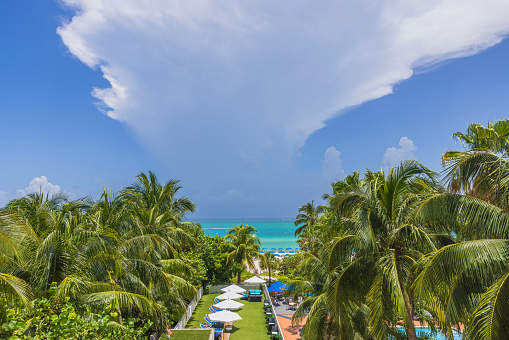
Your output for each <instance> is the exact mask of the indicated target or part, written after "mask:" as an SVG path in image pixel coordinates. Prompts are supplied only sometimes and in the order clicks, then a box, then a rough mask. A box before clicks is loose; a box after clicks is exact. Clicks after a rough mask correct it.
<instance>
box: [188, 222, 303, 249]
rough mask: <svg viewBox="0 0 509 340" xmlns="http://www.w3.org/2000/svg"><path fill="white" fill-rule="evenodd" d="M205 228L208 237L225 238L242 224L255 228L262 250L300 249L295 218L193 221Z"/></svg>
mask: <svg viewBox="0 0 509 340" xmlns="http://www.w3.org/2000/svg"><path fill="white" fill-rule="evenodd" d="M192 221H193V222H198V223H200V224H201V226H202V228H203V232H204V233H205V235H208V236H215V235H218V236H221V237H223V236H225V235H226V233H227V232H228V229H230V228H232V227H233V226H234V225H238V224H240V223H244V224H249V225H252V226H253V227H255V228H256V229H257V230H258V232H257V233H256V236H258V237H259V238H260V239H261V241H262V248H267V250H270V249H271V248H276V249H279V248H283V249H285V250H286V249H287V248H292V249H295V248H296V247H298V244H297V239H296V238H295V236H294V233H295V229H296V228H295V225H294V224H293V222H294V221H295V219H293V218H271V219H269V218H251V219H247V218H246V219H193V220H192Z"/></svg>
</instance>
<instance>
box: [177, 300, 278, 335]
mask: <svg viewBox="0 0 509 340" xmlns="http://www.w3.org/2000/svg"><path fill="white" fill-rule="evenodd" d="M218 295H219V294H209V295H204V296H203V297H202V298H201V300H200V302H199V303H198V305H197V306H196V309H195V311H194V313H193V316H192V317H191V319H189V322H188V324H187V326H186V328H199V327H200V324H203V323H204V322H205V320H204V319H203V318H204V317H205V314H209V313H210V311H209V307H210V306H211V305H213V304H214V298H215V297H216V296H218ZM240 302H242V303H243V304H244V307H242V308H241V309H240V310H239V311H238V313H239V315H240V316H241V318H242V320H241V321H236V322H234V323H233V329H232V330H231V331H228V332H227V333H231V336H230V340H270V335H269V334H267V326H266V323H265V311H264V309H263V303H262V302H249V301H245V300H240Z"/></svg>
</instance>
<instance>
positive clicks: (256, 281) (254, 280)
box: [244, 276, 265, 285]
mask: <svg viewBox="0 0 509 340" xmlns="http://www.w3.org/2000/svg"><path fill="white" fill-rule="evenodd" d="M244 283H247V284H254V285H257V284H261V283H265V280H264V279H260V278H259V277H258V276H253V277H252V278H250V279H247V280H246V281H244Z"/></svg>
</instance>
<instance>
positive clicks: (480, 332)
mask: <svg viewBox="0 0 509 340" xmlns="http://www.w3.org/2000/svg"><path fill="white" fill-rule="evenodd" d="M453 138H454V139H455V140H456V141H457V142H459V143H460V144H461V145H462V147H463V149H462V150H446V151H445V152H444V154H443V155H442V164H443V171H442V173H435V172H434V171H432V170H430V169H428V168H427V167H426V166H424V165H423V164H420V163H419V162H417V161H415V160H408V161H404V162H401V163H400V164H399V165H398V166H395V167H392V168H389V169H382V170H379V171H376V172H373V171H370V170H366V171H365V172H364V173H362V174H361V173H359V172H353V173H351V174H349V175H348V176H346V177H345V178H343V179H341V180H338V181H336V182H334V183H332V185H331V191H330V192H329V193H327V194H325V195H324V196H323V199H324V200H325V204H324V205H315V203H314V202H313V201H311V202H310V203H307V204H304V205H303V206H301V207H300V208H299V209H298V214H297V216H296V218H295V228H296V229H295V235H296V237H298V242H299V245H300V248H301V252H300V253H299V254H297V255H294V256H291V257H288V258H283V259H277V258H276V257H275V256H274V255H273V254H272V253H270V252H265V253H261V252H260V246H261V240H260V238H258V237H257V236H256V233H257V232H258V231H257V230H256V229H255V228H254V227H253V226H250V225H245V224H243V223H241V224H240V225H234V226H233V227H232V228H231V229H229V230H228V232H227V234H226V236H225V237H219V236H214V237H211V236H206V235H205V234H204V232H203V229H202V228H201V226H200V225H199V224H198V223H193V222H188V221H187V220H188V218H189V216H190V214H192V213H193V212H194V211H195V208H196V207H195V205H194V204H193V202H191V201H190V200H189V199H188V198H186V197H185V196H183V195H181V190H182V188H181V187H180V185H179V181H178V180H169V181H167V182H165V183H161V182H159V180H158V179H157V177H156V176H155V174H154V173H152V172H148V173H141V174H139V175H138V176H136V179H135V181H134V183H133V184H131V185H129V186H127V187H125V188H123V189H121V190H120V192H118V194H112V193H110V192H109V191H108V190H106V189H105V190H104V192H103V193H102V195H101V197H100V198H99V199H98V200H96V201H94V200H92V199H91V198H89V197H85V198H80V199H74V200H71V199H70V198H69V197H68V196H67V195H66V194H63V193H60V194H56V195H53V196H49V195H48V194H47V193H43V192H39V193H30V194H28V195H26V196H25V197H21V198H18V199H15V200H13V201H12V202H10V203H9V204H7V206H5V207H4V208H2V209H0V337H1V338H7V339H12V340H14V339H54V338H66V339H92V338H97V339H117V338H122V339H147V338H148V336H149V335H151V334H165V333H169V331H170V330H171V328H172V327H173V326H174V325H175V323H176V322H177V321H178V320H179V318H180V317H181V315H182V314H183V312H184V310H185V308H186V306H187V305H188V303H189V302H190V300H191V299H192V298H193V297H194V296H195V293H196V291H197V289H198V288H199V287H200V286H205V287H206V286H207V285H209V284H217V283H224V282H229V281H233V280H235V281H236V282H237V283H240V282H241V280H242V279H243V278H244V277H245V276H246V275H247V274H246V271H247V270H251V271H253V270H254V269H255V268H256V263H255V261H256V260H258V261H259V265H260V269H262V270H266V271H267V274H268V276H269V277H270V279H273V278H275V279H279V280H283V281H285V282H286V283H287V284H288V285H289V288H288V290H287V291H286V294H292V295H294V296H301V297H302V298H303V302H302V303H301V304H300V306H299V308H298V309H297V311H296V313H295V314H294V317H293V321H294V322H295V323H298V322H300V321H302V320H304V317H306V316H307V319H306V325H305V327H304V330H303V338H304V339H305V340H314V339H317V340H318V339H319V340H322V339H330V340H332V339H359V340H361V339H366V340H372V339H394V340H399V339H411V340H415V339H422V338H423V336H421V335H419V334H418V332H417V330H416V325H419V324H423V325H427V326H428V327H429V328H430V329H431V330H432V332H441V333H442V334H443V335H444V336H446V337H447V338H449V339H453V337H454V335H455V334H456V332H458V331H460V332H461V334H462V337H463V338H464V339H473V340H495V339H502V340H503V339H509V312H508V311H509V261H508V259H509V120H502V121H498V122H495V123H489V124H488V125H486V126H483V125H480V124H470V125H469V126H468V128H467V130H466V131H465V132H456V133H454V134H453ZM256 269H258V268H256ZM200 308H201V307H200V305H199V307H198V309H200ZM258 312H260V313H261V314H260V313H259V314H260V315H258V314H256V317H260V318H263V313H262V311H261V310H260V311H258V310H257V311H253V313H258ZM253 315H254V314H253ZM191 322H192V323H193V322H194V323H196V322H198V323H199V322H200V319H197V320H192V321H191ZM239 324H240V323H239ZM246 327H247V326H246ZM253 327H254V326H253ZM244 331H246V332H247V331H248V329H247V328H246V330H244ZM189 334H191V333H189ZM253 334H254V333H253ZM429 336H431V338H433V334H431V335H428V337H427V338H429ZM424 338H426V337H424Z"/></svg>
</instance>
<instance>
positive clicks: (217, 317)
mask: <svg viewBox="0 0 509 340" xmlns="http://www.w3.org/2000/svg"><path fill="white" fill-rule="evenodd" d="M209 319H210V321H214V322H234V321H240V320H242V318H241V317H240V315H238V314H237V313H234V312H230V311H227V310H222V311H220V312H215V313H212V314H209Z"/></svg>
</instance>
